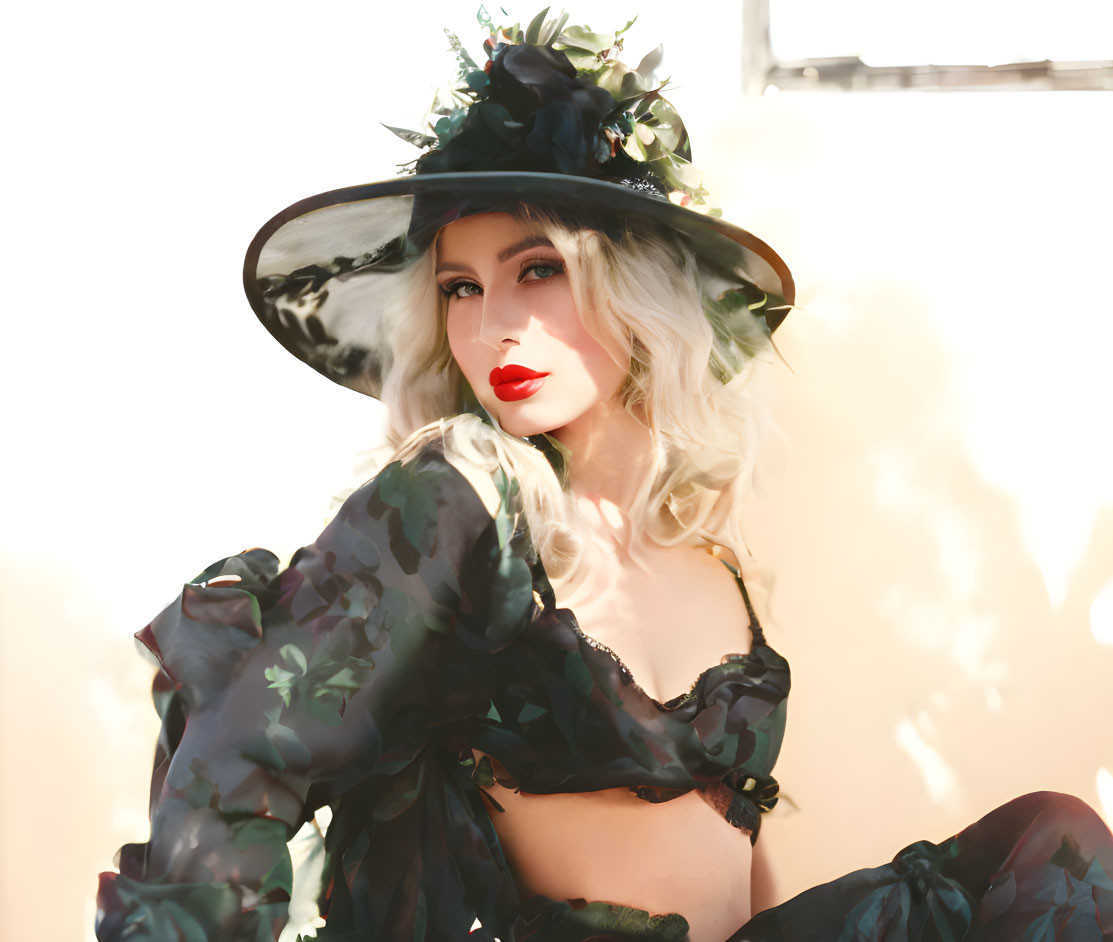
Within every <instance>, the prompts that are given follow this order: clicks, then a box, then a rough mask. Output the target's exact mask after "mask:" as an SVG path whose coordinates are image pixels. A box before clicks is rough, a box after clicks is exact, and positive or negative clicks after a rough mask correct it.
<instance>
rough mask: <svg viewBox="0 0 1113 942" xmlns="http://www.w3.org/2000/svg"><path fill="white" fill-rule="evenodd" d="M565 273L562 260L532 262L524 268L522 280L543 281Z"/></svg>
mask: <svg viewBox="0 0 1113 942" xmlns="http://www.w3.org/2000/svg"><path fill="white" fill-rule="evenodd" d="M563 273H564V266H563V265H562V264H561V263H560V262H530V263H529V264H528V265H526V266H525V267H524V268H523V269H522V274H521V277H520V280H521V281H541V280H542V279H544V278H552V277H553V276H554V275H561V274H563Z"/></svg>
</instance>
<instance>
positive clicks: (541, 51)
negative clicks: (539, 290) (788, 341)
mask: <svg viewBox="0 0 1113 942" xmlns="http://www.w3.org/2000/svg"><path fill="white" fill-rule="evenodd" d="M548 13H549V10H548V8H546V9H545V10H542V11H541V13H539V14H538V15H537V16H536V17H535V18H534V19H533V20H532V22H530V24H529V25H528V26H527V27H526V28H525V29H524V30H523V29H522V28H520V27H519V26H518V25H517V24H516V25H514V26H508V27H507V26H496V25H494V24H493V22H492V21H491V19H490V17H489V16H488V15H487V14H486V12H485V11H484V10H482V9H481V10H480V14H479V21H480V23H481V25H483V26H484V27H486V28H487V30H488V32H489V36H488V38H487V39H486V41H485V42H484V43H483V51H484V53H485V56H486V61H485V62H484V63H483V65H482V66H480V65H478V64H477V63H476V61H475V60H474V59H473V58H472V57H471V56H470V55H469V54H468V53H467V51H466V50H465V49H464V47H463V45H462V44H461V42H460V41H459V39H458V38H457V37H456V36H454V35H453V34H451V33H448V38H449V42H450V44H451V47H452V49H453V51H454V52H455V54H456V58H457V62H458V64H459V73H458V75H457V77H456V78H457V81H456V84H455V86H454V87H453V88H452V90H451V91H449V92H447V93H442V94H440V95H438V99H437V101H436V102H435V103H434V108H433V111H432V115H433V118H434V119H435V120H434V121H433V122H431V124H430V126H429V129H428V131H409V130H404V129H400V128H390V129H389V130H391V131H393V132H394V133H395V134H397V135H398V136H399V137H401V138H403V139H404V140H406V141H408V142H410V143H412V144H414V145H415V146H417V147H418V148H420V149H421V150H422V151H423V153H422V154H421V155H420V156H418V157H417V158H416V159H415V160H414V161H411V162H410V164H408V165H406V166H405V168H404V169H405V170H406V171H407V172H405V173H404V174H403V175H401V176H399V177H397V178H395V179H393V180H385V181H382V182H379V183H370V184H365V185H362V186H354V187H348V188H346V189H341V190H332V191H330V192H327V193H321V194H319V195H317V196H311V197H309V198H308V199H304V200H301V201H300V202H298V203H295V204H294V205H293V206H290V207H289V208H287V209H285V210H283V211H282V212H281V213H279V214H278V215H277V216H275V217H274V218H273V219H271V220H270V221H269V222H267V223H266V225H264V226H263V228H262V229H261V230H260V231H259V233H258V234H257V235H256V236H255V238H254V240H253V241H252V243H251V245H250V247H249V248H248V251H247V258H246V260H245V262H244V287H245V290H246V292H247V296H248V300H249V301H250V303H251V306H252V308H253V309H254V311H255V313H256V315H257V316H258V317H259V319H260V320H261V321H262V323H263V325H264V326H265V327H266V328H267V330H269V331H270V332H271V334H272V335H273V336H274V337H275V338H276V339H277V340H278V341H279V342H280V343H281V344H282V345H283V346H284V347H285V348H286V349H287V350H289V351H290V352H291V353H293V354H294V355H295V356H296V357H298V359H300V360H303V361H304V362H306V363H308V364H309V365H310V366H312V367H313V368H314V369H316V370H317V371H318V372H320V373H322V374H323V375H325V376H327V377H328V378H329V379H331V380H333V381H334V382H337V383H340V384H342V385H344V386H347V387H350V388H352V389H355V390H357V391H359V392H362V393H365V394H367V395H370V396H377V395H378V394H379V392H380V389H381V386H382V376H383V371H384V370H385V369H386V368H388V367H389V353H388V352H387V350H386V347H385V343H384V342H383V341H382V337H381V336H380V334H379V332H378V330H377V327H378V325H379V322H380V315H381V312H382V310H383V306H384V304H385V303H387V302H386V300H385V299H386V298H387V297H388V296H389V295H390V291H389V280H390V279H392V278H394V277H395V276H396V275H397V273H398V272H400V271H402V270H403V269H404V268H406V267H407V266H408V265H409V264H410V263H411V262H412V261H413V260H414V259H415V258H416V257H418V256H419V255H420V254H421V253H422V252H424V251H425V250H426V249H427V248H428V247H429V246H430V245H431V243H432V241H433V239H434V238H435V236H436V233H437V232H438V231H439V230H440V229H441V228H442V227H443V226H445V225H447V224H448V223H450V222H453V221H454V220H456V219H459V218H461V217H463V216H467V215H471V214H475V213H480V212H496V211H507V210H510V209H513V208H514V207H515V206H516V205H519V204H528V205H532V206H540V207H546V206H549V207H554V208H557V207H563V208H565V209H567V208H568V207H573V208H574V209H575V211H576V212H577V213H578V214H579V215H580V218H590V219H592V220H595V219H598V220H599V223H598V226H597V228H603V229H606V228H607V227H608V226H609V225H616V224H617V225H619V226H621V224H622V223H624V222H625V221H627V220H630V219H641V220H646V221H652V222H653V223H654V224H655V225H657V226H659V227H663V228H666V229H669V230H672V231H673V232H675V233H678V234H679V235H680V236H681V237H682V238H683V239H684V240H685V241H686V243H687V244H688V245H689V246H690V247H691V249H692V251H693V252H694V254H695V256H696V259H697V261H698V263H699V266H700V270H701V282H702V284H703V285H704V289H705V291H706V290H708V286H709V285H714V286H715V288H714V291H713V293H711V294H708V295H706V296H705V299H704V309H705V311H706V312H707V314H708V317H709V319H710V320H711V322H712V324H713V326H714V328H715V332H716V339H717V342H718V343H719V344H720V346H721V347H723V349H724V352H726V353H727V354H728V357H727V362H731V361H733V360H735V359H736V358H737V350H733V344H734V339H735V335H736V333H737V335H738V336H741V335H742V333H743V331H742V329H740V328H738V329H736V327H735V326H732V324H733V325H738V324H739V320H738V318H739V317H740V316H745V318H747V319H748V320H749V321H750V323H751V324H752V317H751V315H756V316H757V317H758V318H759V319H763V320H764V323H765V326H766V329H767V330H768V332H769V333H772V331H774V330H775V329H776V328H777V326H778V325H779V324H780V323H781V321H783V320H784V318H785V316H786V315H787V313H788V310H789V309H790V307H791V306H792V303H793V300H794V297H795V288H794V285H793V281H792V275H791V274H790V272H789V270H788V267H787V266H786V265H785V263H784V262H783V261H782V260H781V258H780V256H778V255H777V253H776V252H774V251H773V250H772V249H771V248H770V247H769V246H768V245H766V244H765V243H764V242H762V241H761V240H760V239H758V238H757V237H756V236H754V235H752V234H751V233H749V232H746V231H745V230H743V229H740V228H738V227H737V226H734V225H731V224H730V223H728V222H725V221H724V220H723V219H721V218H719V214H718V211H717V210H714V209H712V208H710V207H708V206H707V205H706V202H705V201H706V198H707V192H706V191H705V190H704V189H703V187H702V184H701V175H700V174H699V172H698V171H697V170H696V169H695V167H694V166H693V165H692V163H691V148H690V146H689V143H688V135H687V132H686V131H685V129H684V124H683V122H682V121H681V119H680V116H679V115H678V114H677V112H676V109H675V108H674V107H673V106H672V104H671V103H670V102H669V101H668V100H667V99H666V98H664V97H663V96H662V94H661V92H662V90H663V88H664V87H665V85H666V84H667V83H666V82H660V81H658V80H657V78H656V76H655V70H656V68H657V67H658V66H659V65H660V62H661V58H662V50H661V48H660V47H658V48H657V49H656V50H654V51H653V52H651V53H649V54H648V55H647V56H646V57H645V58H644V59H642V61H641V62H640V63H639V64H638V65H637V66H636V67H631V66H629V65H626V64H624V63H623V62H621V61H620V60H619V59H618V53H620V52H621V50H622V36H623V33H625V32H626V30H627V29H629V27H630V26H631V25H632V23H633V21H631V23H628V24H627V25H626V26H625V27H624V28H623V29H621V30H619V31H618V32H615V33H611V34H601V33H595V32H592V31H591V30H590V29H588V28H587V27H581V26H568V25H566V24H567V21H568V15H567V14H562V15H561V16H559V17H556V18H553V19H547V18H546V17H547V16H548ZM732 350H733V354H734V355H733V356H732V355H731V354H732ZM726 378H728V377H724V379H726Z"/></svg>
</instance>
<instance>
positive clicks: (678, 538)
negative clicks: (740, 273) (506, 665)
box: [381, 206, 771, 582]
mask: <svg viewBox="0 0 1113 942" xmlns="http://www.w3.org/2000/svg"><path fill="white" fill-rule="evenodd" d="M512 214H513V215H514V216H516V217H517V218H518V219H519V220H520V221H521V222H522V223H523V224H524V225H525V226H527V227H528V228H529V229H531V230H535V231H537V232H540V233H541V234H543V235H545V236H546V237H548V238H549V240H550V241H551V242H552V244H553V246H554V248H555V249H556V250H557V251H558V252H559V253H560V255H561V256H562V257H563V259H564V263H565V270H566V272H567V275H568V277H569V279H570V285H571V288H572V292H573V298H574V300H575V303H576V306H577V309H578V311H579V313H580V316H581V318H582V319H583V322H584V325H585V326H586V327H587V329H588V330H589V331H590V332H591V333H592V334H593V335H594V336H595V337H596V339H597V340H599V342H600V343H601V344H602V345H603V347H604V348H605V349H606V350H608V352H610V353H611V354H612V356H614V357H615V358H616V360H617V361H618V362H624V361H625V360H626V358H627V357H628V358H629V361H630V363H631V366H630V371H629V374H628V376H627V379H626V382H625V384H624V386H623V388H622V390H621V396H622V400H623V403H624V405H625V407H626V409H627V410H628V411H629V412H630V413H631V414H632V415H634V416H636V417H637V418H639V420H640V421H642V422H643V423H644V424H645V425H646V426H647V427H648V429H649V431H650V433H651V436H652V442H653V446H654V447H653V451H652V462H651V466H650V467H649V469H648V471H647V474H646V477H645V479H644V481H643V483H642V486H641V488H640V491H639V494H638V497H637V499H636V500H635V502H634V504H633V506H632V507H631V508H630V509H629V511H628V516H629V519H630V522H631V525H632V528H631V529H632V530H634V531H637V530H640V531H641V532H644V533H645V534H646V535H647V536H649V537H650V538H651V539H653V540H655V541H656V542H657V543H659V544H662V545H666V546H667V545H678V544H691V545H721V546H725V547H728V548H729V549H730V550H731V551H733V552H734V554H735V555H736V556H737V557H738V558H741V557H742V556H743V554H744V552H745V541H744V539H743V536H742V531H741V519H740V518H741V513H740V508H741V502H742V498H743V497H744V495H745V494H746V493H747V491H748V490H749V488H750V484H751V480H752V474H753V469H754V461H755V456H756V453H757V448H758V444H759V442H760V441H761V439H762V437H763V435H764V433H765V431H766V430H767V428H768V427H770V421H769V406H768V396H766V395H765V394H764V393H765V390H764V386H765V385H766V384H765V383H764V382H762V381H760V378H761V374H764V373H765V372H766V371H764V370H761V369H760V366H761V361H763V360H764V361H768V360H771V355H770V354H769V353H768V351H770V349H771V346H770V344H769V340H768V337H767V335H766V332H765V330H764V327H763V326H762V325H761V324H760V323H759V322H758V321H757V319H756V318H754V317H753V316H752V315H749V314H748V312H746V311H743V312H742V313H743V319H742V327H741V330H739V327H738V324H737V323H734V324H733V335H732V336H733V348H732V349H729V350H728V349H725V348H724V344H723V343H722V338H718V339H717V338H716V335H715V329H714V327H713V326H712V323H711V320H710V319H709V315H708V312H707V305H708V304H709V303H710V302H711V301H712V300H713V299H715V298H716V297H717V296H718V293H719V292H720V291H721V290H722V288H723V285H719V284H716V283H715V281H714V279H713V278H712V276H710V275H709V274H707V273H706V272H704V271H703V270H702V269H701V268H700V266H699V265H698V264H697V260H696V258H695V256H694V255H693V253H692V252H691V250H690V249H688V247H687V246H686V244H685V243H684V242H683V240H682V239H681V238H680V237H679V236H676V235H674V234H672V233H670V232H667V231H665V230H663V229H658V228H656V227H651V226H650V225H649V224H640V223H636V222H633V221H630V222H626V223H624V224H623V225H622V226H621V227H620V228H619V229H617V230H615V229H614V227H613V226H608V227H607V228H608V231H601V229H599V228H591V227H588V226H585V225H584V224H583V223H582V222H579V221H577V219H576V218H575V217H569V216H567V215H564V214H558V213H556V212H553V211H547V210H543V209H539V208H537V207H533V206H519V207H517V209H516V210H514V211H513V213H512ZM435 253H436V245H435V244H434V246H433V247H432V248H431V249H430V250H429V251H428V252H426V253H425V254H424V255H423V256H422V257H420V258H419V259H417V260H416V261H415V262H414V263H413V264H412V265H411V266H410V267H408V268H407V270H406V271H405V272H403V273H401V275H400V276H399V277H398V278H397V280H396V285H395V290H396V292H397V293H396V294H395V295H394V296H393V297H392V298H390V299H389V301H388V303H387V304H386V305H385V309H384V314H383V321H382V323H381V329H382V337H383V340H384V341H385V343H386V344H387V346H388V349H389V354H390V356H389V360H388V362H389V367H388V369H387V370H386V372H385V377H384V383H383V389H382V395H381V399H382V401H383V403H384V405H385V406H386V407H387V416H388V419H387V421H388V428H387V435H388V440H389V444H390V445H392V446H393V447H394V448H395V449H396V451H395V456H396V457H400V458H402V459H403V460H404V459H405V458H407V457H409V456H410V455H412V454H414V453H416V452H417V451H418V450H420V448H421V447H422V446H423V445H424V444H426V443H427V442H428V441H430V440H431V439H434V438H440V439H442V440H443V441H444V446H445V451H446V455H447V457H448V458H449V460H451V461H454V462H455V461H459V462H463V463H468V464H472V465H476V466H478V467H479V468H480V469H483V470H487V471H494V469H495V468H496V467H498V466H502V467H504V468H506V469H507V470H508V472H509V473H510V474H512V475H513V477H515V478H516V479H517V481H518V484H519V488H520V493H521V495H522V499H523V504H524V511H525V514H526V520H527V522H528V524H529V527H530V531H531V535H532V538H533V542H534V545H535V546H536V548H537V550H538V552H539V553H540V556H541V560H542V563H543V564H544V566H545V568H546V571H547V572H548V574H549V576H550V578H552V579H553V580H554V582H556V581H558V580H567V579H569V578H570V577H571V576H572V575H573V574H574V570H575V566H576V563H577V561H578V560H579V558H580V556H581V552H582V538H581V535H580V528H579V526H578V525H577V515H576V512H575V509H574V505H573V503H572V501H571V499H570V496H569V494H568V493H567V491H566V490H565V488H564V486H563V485H562V482H561V480H560V478H558V476H557V474H556V473H555V472H554V470H553V468H552V466H551V465H550V463H549V461H548V460H547V458H546V457H545V455H544V454H543V453H542V452H541V451H540V450H539V449H538V448H536V447H534V446H533V445H532V444H530V443H529V442H527V441H525V440H523V439H520V438H516V437H514V436H512V435H509V434H507V433H506V432H504V431H502V430H501V429H499V428H498V427H497V426H495V425H490V424H487V423H485V422H483V421H481V420H480V419H479V418H478V417H477V416H475V415H474V414H463V415H461V414H460V413H461V410H462V409H463V408H465V405H466V403H465V396H466V395H467V393H468V390H467V386H466V383H465V382H464V381H463V377H462V376H461V374H460V371H459V369H458V367H457V366H456V364H455V362H454V361H453V359H452V355H451V351H450V350H449V346H448V337H447V332H446V329H445V316H446V308H447V300H446V298H445V297H444V294H443V293H442V292H441V290H440V289H439V287H438V286H437V284H436V282H435V280H434V277H433V270H434V267H435ZM736 320H737V317H736ZM740 351H741V356H739V352H740ZM739 360H741V362H740V363H739ZM724 377H726V378H727V379H726V381H724V379H723V378H724ZM566 460H568V461H570V462H572V463H574V462H575V460H576V458H575V455H574V454H570V455H567V456H566Z"/></svg>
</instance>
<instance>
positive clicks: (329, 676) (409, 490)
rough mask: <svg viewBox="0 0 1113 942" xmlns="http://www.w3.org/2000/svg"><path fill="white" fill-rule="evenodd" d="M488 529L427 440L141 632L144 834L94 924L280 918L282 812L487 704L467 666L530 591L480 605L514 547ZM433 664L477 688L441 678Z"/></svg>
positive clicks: (266, 929)
mask: <svg viewBox="0 0 1113 942" xmlns="http://www.w3.org/2000/svg"><path fill="white" fill-rule="evenodd" d="M493 530H494V522H493V520H492V517H491V514H490V513H489V512H488V511H487V509H486V508H485V507H484V506H483V503H482V502H481V501H480V500H479V498H478V497H477V496H476V494H475V491H474V490H473V489H472V487H471V485H469V484H468V483H467V481H466V480H465V479H464V478H463V477H462V476H461V475H460V474H459V473H458V472H457V471H455V470H454V469H453V468H452V467H451V466H450V465H448V464H447V462H446V461H445V460H444V458H443V456H441V455H440V454H439V452H436V453H434V454H432V455H426V454H425V453H424V452H423V453H422V455H419V456H418V457H417V458H415V459H414V460H413V461H412V462H411V463H409V464H407V465H405V466H402V465H400V464H398V463H395V464H392V465H390V466H388V467H387V468H385V469H384V471H383V472H382V473H381V474H380V475H379V476H378V477H377V478H376V479H375V481H373V482H371V484H369V485H366V486H365V487H363V488H361V489H360V490H359V491H357V492H356V493H355V494H353V495H352V497H351V498H349V499H348V501H347V502H346V503H345V505H344V507H343V508H342V510H341V511H340V513H339V514H338V516H337V518H336V519H335V520H334V521H333V522H332V523H331V524H330V525H329V527H328V528H327V529H326V530H325V531H324V533H323V534H322V535H321V537H320V538H319V539H318V540H317V542H316V543H314V544H313V545H311V546H309V547H306V548H305V549H303V550H300V551H299V552H298V553H297V554H296V555H295V557H294V559H293V561H292V562H291V565H290V567H289V568H288V569H287V570H285V571H284V572H282V573H281V574H277V573H276V569H277V566H276V564H275V560H274V557H273V556H271V555H270V554H267V553H265V552H264V551H258V550H256V551H252V552H250V553H248V554H244V555H243V556H241V557H234V558H232V559H231V560H226V561H223V563H222V564H218V566H216V567H212V568H210V570H207V571H206V572H205V573H203V574H202V576H201V577H200V578H199V580H198V581H197V582H195V583H191V584H189V585H187V586H186V587H185V588H184V589H183V592H182V595H181V596H180V598H179V599H178V601H177V602H176V603H175V604H174V605H172V606H170V608H169V609H167V611H166V612H164V613H163V614H162V615H160V616H159V618H158V619H156V620H155V621H154V622H152V624H151V625H150V626H149V627H148V628H147V629H144V631H143V632H141V633H140V636H139V637H140V640H141V641H143V642H144V644H146V645H147V646H148V647H149V648H150V649H151V651H152V653H154V655H155V657H156V658H157V659H158V661H159V664H160V667H161V673H160V677H159V680H158V681H156V701H158V702H159V706H160V713H161V714H162V717H163V722H164V725H163V732H162V736H161V737H160V760H161V761H160V762H159V763H158V765H157V767H156V772H155V781H154V784H153V787H152V813H151V839H150V841H149V843H147V844H145V845H126V846H125V847H124V848H123V849H122V850H121V854H120V864H119V865H120V874H119V875H117V874H105V875H103V877H102V891H101V896H100V904H101V919H100V921H99V924H98V938H100V939H102V940H116V939H124V938H126V939H128V940H148V939H149V940H155V939H160V940H161V939H169V938H199V939H200V938H204V939H206V940H210V942H215V940H219V939H237V940H238V939H258V940H264V939H270V938H273V937H274V936H276V935H277V933H278V932H279V931H281V928H282V925H283V924H284V922H285V915H286V904H287V900H288V898H289V892H290V884H291V873H290V864H289V858H288V855H287V852H286V841H287V840H288V839H289V838H290V837H291V836H292V834H293V833H294V831H295V830H296V828H297V827H298V825H299V824H300V823H301V822H302V821H304V820H306V819H307V818H308V817H309V816H310V815H311V814H312V812H313V810H314V809H315V808H316V807H319V806H320V805H322V804H326V803H329V802H331V801H333V800H334V799H336V798H337V797H338V796H340V795H342V794H344V793H346V792H349V791H350V790H351V789H353V788H355V787H356V786H358V785H360V783H362V782H364V781H366V780H368V779H370V778H371V777H375V778H376V779H377V780H384V779H385V778H389V777H390V776H392V775H394V774H396V772H397V771H398V770H401V769H404V768H406V767H407V766H409V765H411V764H412V763H413V760H414V758H415V757H416V756H418V755H419V754H420V753H421V751H422V750H423V749H424V748H425V746H426V744H427V743H428V742H429V740H430V739H431V738H432V736H433V735H434V734H433V733H431V732H430V731H431V730H436V731H437V733H436V735H439V734H440V733H441V732H444V731H448V730H451V729H452V728H453V723H457V722H459V721H461V720H463V719H465V718H467V717H469V716H471V715H482V714H483V713H484V712H485V711H486V709H487V706H488V703H487V696H486V692H485V690H484V685H483V684H482V682H481V679H480V678H479V676H478V675H477V674H476V673H475V672H474V671H470V670H469V669H468V666H469V665H472V664H473V662H474V661H475V655H476V654H477V653H478V652H481V651H482V650H483V649H484V647H485V640H487V639H490V638H492V637H493V635H492V631H493V629H494V628H496V627H501V629H503V630H508V631H512V630H513V625H509V624H508V622H515V621H518V622H521V621H523V620H524V617H525V614H526V610H527V606H528V602H529V601H530V600H531V594H530V592H529V588H528V583H527V585H526V586H525V589H524V592H519V593H515V596H516V597H521V598H522V599H523V600H524V601H525V602H526V605H522V606H510V607H508V608H504V609H501V614H502V618H501V619H493V618H491V617H490V616H491V612H490V610H489V609H490V606H489V604H488V602H487V598H488V596H489V595H490V592H491V588H492V585H493V580H494V577H493V573H495V572H496V571H497V572H500V573H501V572H502V571H503V570H505V569H506V566H505V565H502V564H504V563H505V560H502V559H500V554H503V553H508V552H509V551H510V548H509V546H508V545H507V544H506V541H505V540H504V541H502V542H501V543H500V541H499V540H498V539H496V538H494V537H493V536H492V533H493ZM515 561H516V562H519V563H520V562H521V561H520V560H515ZM500 565H501V568H500ZM514 568H515V567H513V566H511V567H510V569H514ZM526 575H527V576H528V570H527V572H526ZM500 595H501V593H500ZM499 621H502V622H504V624H502V625H501V626H499V625H497V624H496V623H498V622H499ZM445 672H448V673H451V674H452V675H453V676H455V677H457V678H459V677H460V676H465V677H469V678H473V679H474V684H473V687H472V688H471V689H460V686H459V684H457V686H456V687H455V688H454V689H453V688H452V687H449V688H448V689H445V684H444V676H445ZM448 694H451V696H448Z"/></svg>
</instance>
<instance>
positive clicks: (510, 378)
mask: <svg viewBox="0 0 1113 942" xmlns="http://www.w3.org/2000/svg"><path fill="white" fill-rule="evenodd" d="M548 375H549V374H548V373H538V372H537V370H531V369H529V368H528V367H525V366H518V365H517V364H516V363H511V364H509V365H508V366H504V367H501V368H500V367H497V366H496V367H495V368H494V369H493V370H491V376H490V381H491V388H492V389H493V390H494V391H495V395H496V396H498V398H499V399H501V400H502V401H503V402H518V401H519V400H521V399H528V398H529V397H530V396H532V395H533V394H534V393H535V392H537V390H539V389H540V388H541V387H542V386H544V385H545V377H546V376H548Z"/></svg>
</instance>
